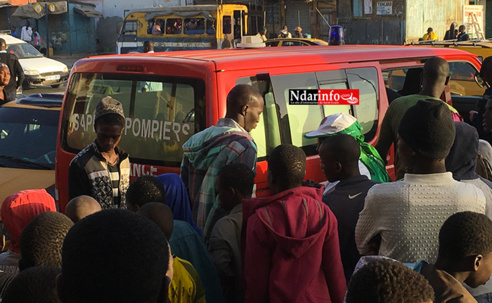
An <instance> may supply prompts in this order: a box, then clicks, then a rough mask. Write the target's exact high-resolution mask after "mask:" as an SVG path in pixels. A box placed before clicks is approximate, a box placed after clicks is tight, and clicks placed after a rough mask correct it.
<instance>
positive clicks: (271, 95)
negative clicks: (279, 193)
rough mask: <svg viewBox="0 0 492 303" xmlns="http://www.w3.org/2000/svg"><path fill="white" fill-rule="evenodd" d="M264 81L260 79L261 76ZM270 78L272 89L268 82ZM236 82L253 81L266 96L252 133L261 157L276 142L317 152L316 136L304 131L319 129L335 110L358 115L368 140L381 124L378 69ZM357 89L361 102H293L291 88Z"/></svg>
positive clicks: (278, 76)
mask: <svg viewBox="0 0 492 303" xmlns="http://www.w3.org/2000/svg"><path fill="white" fill-rule="evenodd" d="M260 78H261V79H264V78H268V79H264V80H259V79H260ZM270 81H271V88H270V86H269V85H270V84H269V82H270ZM237 84H250V85H252V86H253V87H255V88H256V89H257V90H258V91H259V92H261V93H262V95H263V98H264V99H265V107H264V109H263V115H262V119H261V121H260V124H258V126H257V128H256V129H255V130H253V131H252V132H251V134H252V136H253V138H254V139H255V142H256V143H257V146H258V157H260V155H267V154H269V153H270V151H271V150H272V149H273V148H275V147H276V146H277V145H279V144H282V143H291V144H294V145H296V146H299V147H301V148H303V149H304V152H305V153H306V155H314V154H316V144H317V140H316V139H308V138H304V134H306V133H308V132H311V131H313V130H315V129H317V128H318V126H319V124H320V122H321V120H323V118H324V117H326V116H328V115H332V114H336V113H347V114H351V115H353V116H355V117H356V118H357V119H358V120H359V123H360V124H361V126H362V133H363V134H364V136H365V141H371V140H372V139H373V138H374V136H375V135H376V130H377V125H378V111H379V109H378V99H379V97H378V96H379V93H378V73H377V70H376V69H375V68H357V69H348V70H335V71H323V72H316V73H302V74H289V75H275V76H266V75H262V76H258V77H247V78H241V79H238V80H237ZM318 88H319V89H358V90H359V98H360V104H359V105H356V106H351V105H324V106H321V105H290V104H289V89H318Z"/></svg>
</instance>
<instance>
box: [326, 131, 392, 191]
mask: <svg viewBox="0 0 492 303" xmlns="http://www.w3.org/2000/svg"><path fill="white" fill-rule="evenodd" d="M337 134H347V135H350V136H352V137H354V138H355V140H357V142H359V145H360V157H359V160H360V161H361V162H362V163H363V164H364V165H365V166H366V167H367V169H368V170H369V172H370V173H371V180H374V181H379V182H391V178H390V177H389V175H388V172H387V171H386V167H385V165H384V161H383V159H381V156H379V153H378V151H377V150H376V149H375V148H374V146H372V145H371V144H369V143H367V142H364V135H363V134H362V126H360V124H359V121H355V122H354V124H352V125H350V126H349V127H347V128H346V129H344V130H342V131H339V132H338V133H334V134H327V135H325V137H327V136H333V135H337Z"/></svg>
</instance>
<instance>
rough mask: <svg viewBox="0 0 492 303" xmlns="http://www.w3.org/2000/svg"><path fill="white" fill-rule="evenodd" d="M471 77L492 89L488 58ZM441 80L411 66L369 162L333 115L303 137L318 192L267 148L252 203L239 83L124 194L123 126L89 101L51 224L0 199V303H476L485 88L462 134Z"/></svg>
mask: <svg viewBox="0 0 492 303" xmlns="http://www.w3.org/2000/svg"><path fill="white" fill-rule="evenodd" d="M1 68H2V67H1V66H0V70H1ZM481 75H482V78H483V79H484V80H485V81H488V79H492V59H491V58H487V59H486V60H485V61H484V62H483V66H482V70H481ZM448 80H449V65H448V63H447V62H446V61H445V60H443V59H441V58H438V57H433V58H429V59H427V60H426V62H425V65H424V67H423V72H422V75H421V79H419V81H422V87H421V91H420V92H419V93H418V94H414V95H409V96H403V97H400V98H397V99H395V100H394V101H393V102H391V104H390V106H389V108H388V110H387V112H386V115H385V117H384V119H383V122H382V125H381V131H380V137H379V140H378V143H377V144H376V147H373V146H371V145H369V144H368V143H366V142H365V141H364V136H363V134H362V128H361V126H360V124H359V122H358V121H357V119H356V118H355V117H353V116H351V115H349V114H346V113H339V114H333V115H330V116H327V117H325V118H324V119H323V120H322V121H321V124H320V126H319V128H318V129H317V130H315V131H312V132H310V133H307V134H305V135H304V136H305V137H306V138H317V140H318V146H317V151H318V153H319V157H320V162H321V167H320V168H319V169H320V171H321V172H322V173H323V174H324V175H325V177H326V179H327V183H326V184H322V185H321V184H315V183H313V182H306V180H305V174H306V154H305V153H304V151H303V149H301V148H299V147H296V146H294V145H290V144H281V145H279V146H277V147H276V148H275V149H274V150H273V151H272V152H271V153H270V154H269V157H268V161H267V162H268V169H267V179H268V185H269V189H270V191H271V195H270V196H268V197H255V189H254V188H255V187H254V179H255V174H256V161H257V154H256V153H257V152H256V150H257V148H256V144H255V142H254V140H253V137H252V136H251V135H250V132H251V131H252V130H253V129H254V128H255V127H256V126H257V124H258V123H259V121H260V117H261V114H262V112H263V106H264V100H263V97H262V95H261V94H260V93H259V92H258V91H256V90H255V89H254V88H253V87H252V86H249V85H242V84H241V85H237V86H235V87H234V88H233V89H232V90H231V91H230V92H229V94H228V96H227V101H226V102H227V110H226V114H225V117H224V118H221V119H219V120H218V122H217V124H216V125H214V126H211V127H209V128H207V129H205V130H203V131H201V132H198V133H196V134H194V135H193V136H192V137H191V138H190V139H189V140H188V141H186V142H185V143H184V145H183V152H184V154H183V159H182V163H181V169H180V175H177V174H173V173H166V174H163V175H159V176H150V175H145V176H140V177H138V178H136V179H135V180H133V182H130V162H129V155H128V154H127V153H125V152H124V151H123V150H121V148H120V147H119V146H118V143H119V142H120V139H121V135H122V133H123V131H124V127H125V123H124V121H125V113H124V111H123V107H122V105H121V103H120V102H119V101H118V100H116V99H114V98H112V97H105V98H103V99H102V100H101V101H100V102H99V103H98V104H97V106H96V112H95V118H94V119H95V120H94V121H95V122H94V127H95V131H96V139H95V141H94V142H93V143H92V144H90V145H89V146H87V147H86V148H85V149H83V150H82V151H80V152H79V153H78V155H77V156H76V157H75V158H74V159H73V160H72V162H71V163H70V168H69V188H68V190H69V197H70V199H71V200H70V202H69V203H68V205H67V206H66V210H65V214H62V213H59V212H57V210H56V205H55V202H54V200H53V198H52V197H51V196H50V195H49V194H48V193H47V192H46V191H45V190H38V189H32V190H25V191H21V192H18V193H16V194H13V195H11V196H9V197H7V198H6V199H5V201H3V203H2V206H1V208H0V216H1V219H2V223H3V233H2V234H3V239H4V241H2V242H3V247H4V249H5V251H4V252H3V253H1V254H0V270H1V272H0V296H1V297H2V302H7V303H8V302H64V303H65V302H173V303H174V302H176V303H177V302H335V303H342V302H344V301H346V302H347V303H359V302H361V303H362V302H364V303H372V302H408V303H424V302H425V303H429V302H477V301H478V302H488V298H489V297H491V296H492V282H491V281H489V278H490V276H491V275H492V221H491V218H492V182H490V181H489V180H487V179H485V178H484V177H483V176H485V177H490V173H491V172H492V169H491V166H490V164H488V163H490V161H491V159H490V158H488V159H487V156H484V155H486V154H487V152H486V151H487V150H488V151H489V152H488V154H492V147H491V146H490V144H489V143H488V142H487V140H480V139H479V133H481V134H489V133H490V132H492V127H491V125H492V114H491V113H492V101H489V98H488V95H489V94H490V92H489V91H490V89H489V90H487V91H486V95H485V97H484V98H483V100H482V101H481V102H480V103H479V111H478V112H474V113H471V118H472V123H473V125H474V126H476V127H477V128H478V130H477V128H475V127H474V126H471V125H469V124H466V123H465V122H462V120H463V119H462V117H461V116H460V115H459V113H458V112H457V111H456V110H455V109H454V108H453V107H452V106H450V105H448V104H446V103H445V102H443V101H442V100H441V99H439V96H440V95H441V94H442V92H443V91H444V90H445V88H446V85H447V82H448ZM482 137H483V138H486V139H487V136H482ZM392 144H394V145H395V151H396V157H394V156H393V155H392V156H393V157H392V158H394V160H395V168H396V175H397V179H399V181H396V182H392V180H391V179H390V177H389V174H388V172H387V171H386V169H385V164H386V163H385V160H386V156H387V155H388V152H389V147H390V146H391V145H392ZM479 162H480V163H485V164H486V165H485V166H484V165H481V168H480V169H479V167H477V163H479ZM487 165H488V166H487ZM484 172H488V175H487V174H485V173H484ZM479 173H480V174H481V175H482V176H481V175H480V174H479ZM6 239H7V240H8V241H7V242H6V241H5V240H6ZM7 246H8V247H7Z"/></svg>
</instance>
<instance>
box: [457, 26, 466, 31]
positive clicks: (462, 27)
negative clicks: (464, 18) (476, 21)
mask: <svg viewBox="0 0 492 303" xmlns="http://www.w3.org/2000/svg"><path fill="white" fill-rule="evenodd" d="M465 29H466V26H464V25H460V27H459V28H458V30H459V31H460V32H461V30H465Z"/></svg>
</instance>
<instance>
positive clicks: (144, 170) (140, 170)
mask: <svg viewBox="0 0 492 303" xmlns="http://www.w3.org/2000/svg"><path fill="white" fill-rule="evenodd" d="M131 166H132V169H131V172H130V176H132V177H140V176H143V175H150V176H155V173H156V172H157V167H154V166H152V165H144V164H136V163H132V164H131Z"/></svg>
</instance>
